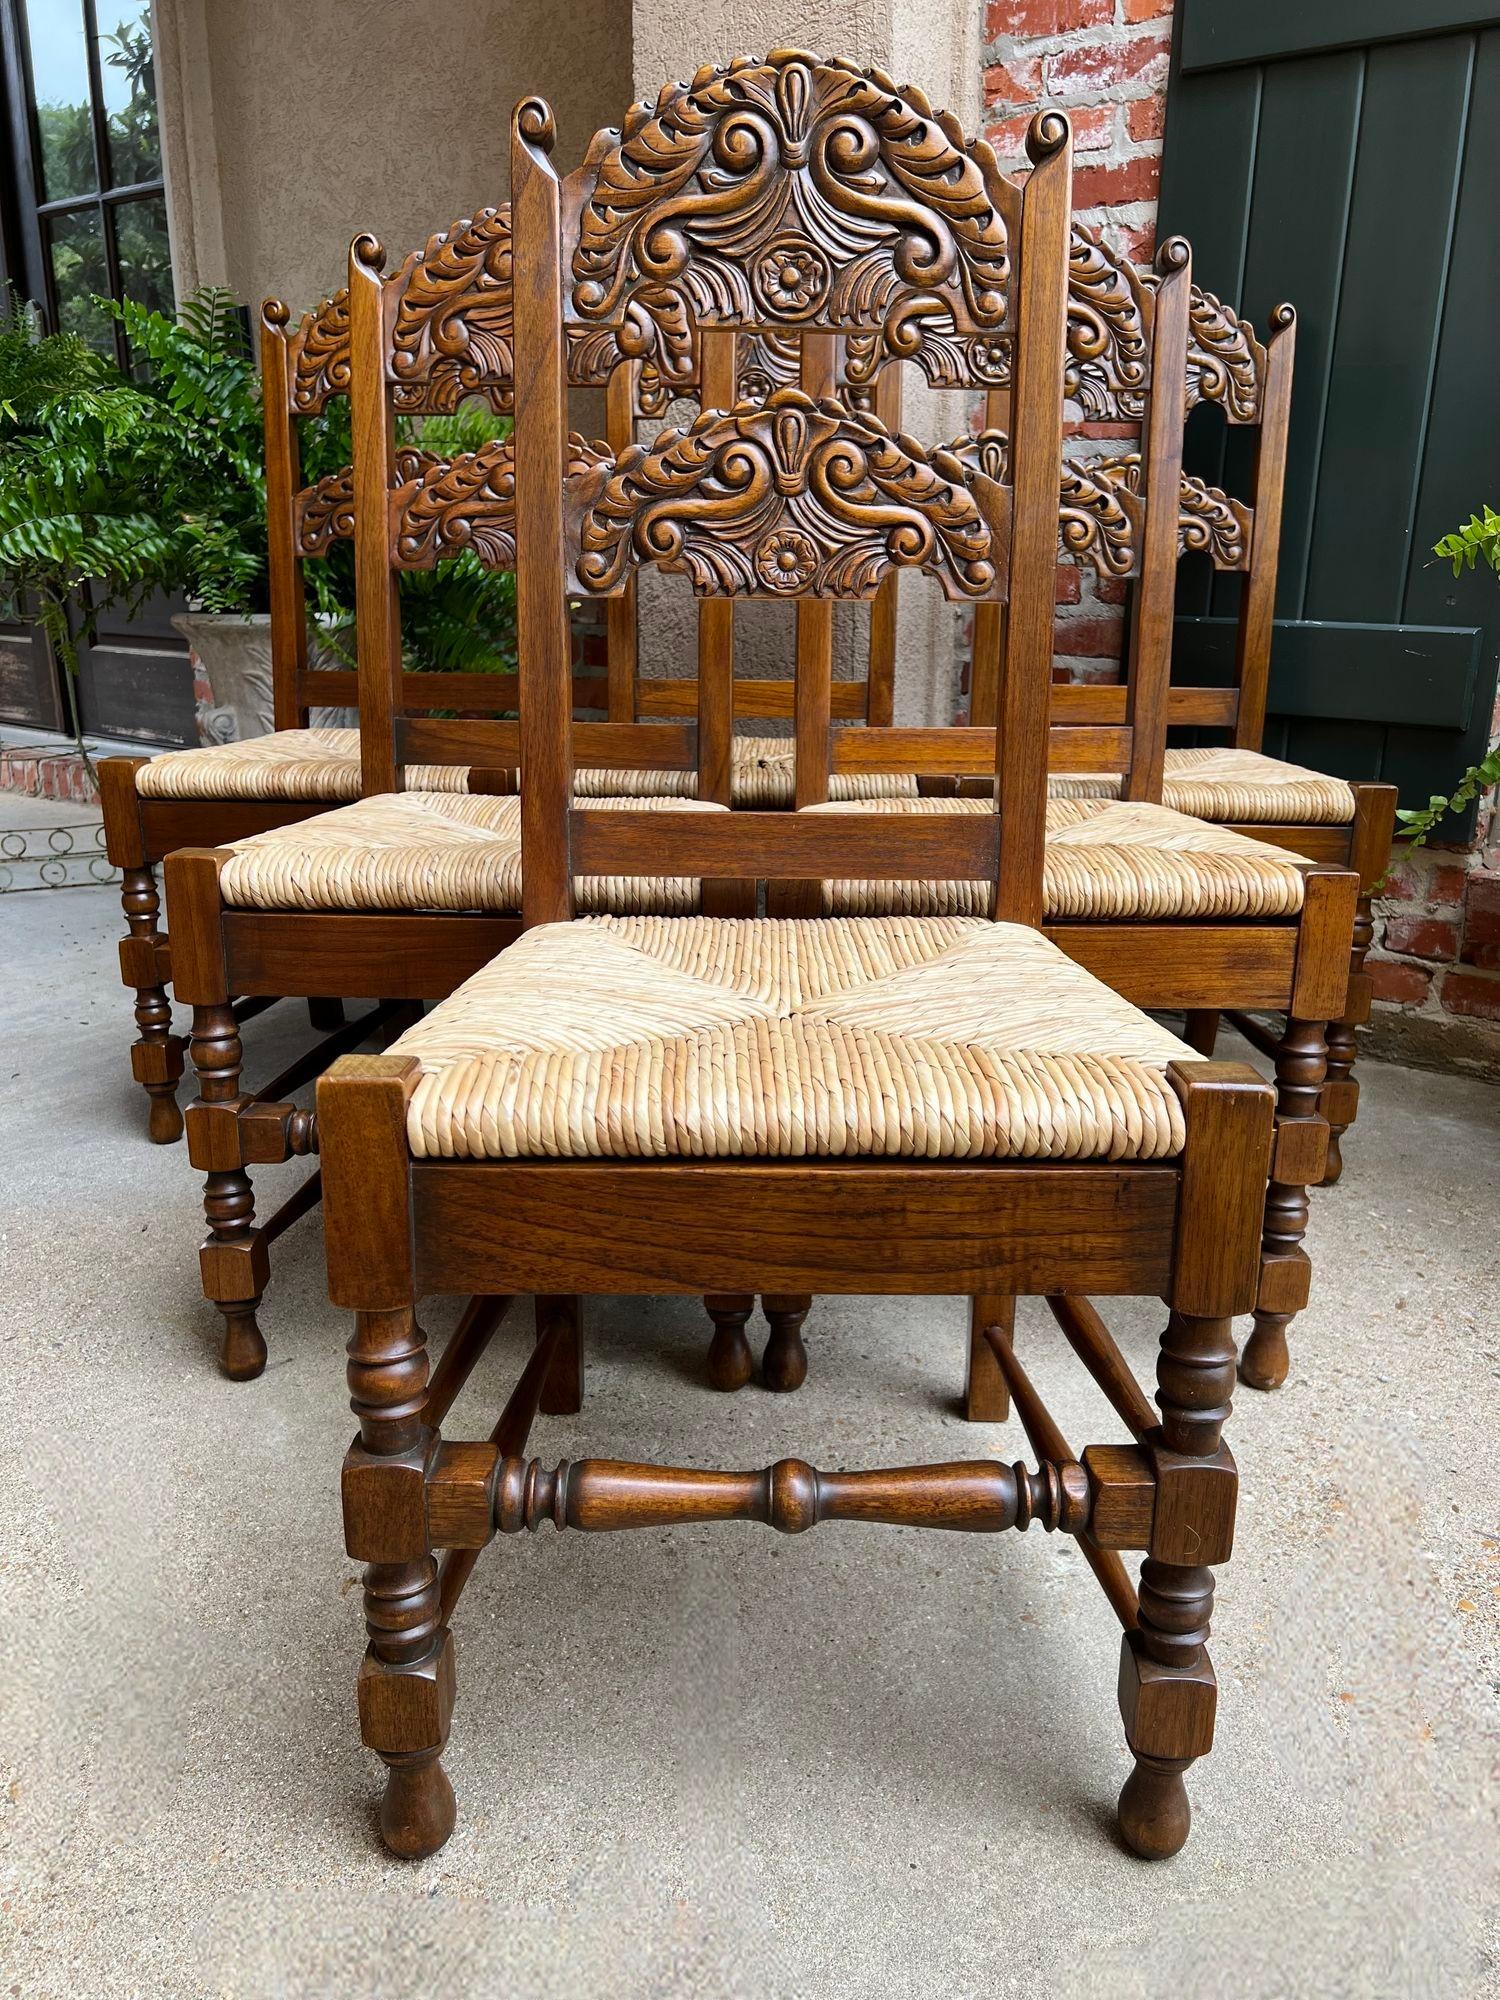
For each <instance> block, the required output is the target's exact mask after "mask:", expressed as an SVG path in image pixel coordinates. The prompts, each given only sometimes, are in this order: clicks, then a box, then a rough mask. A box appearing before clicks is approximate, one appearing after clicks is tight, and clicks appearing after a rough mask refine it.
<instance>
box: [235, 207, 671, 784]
mask: <svg viewBox="0 0 1500 2000" xmlns="http://www.w3.org/2000/svg"><path fill="white" fill-rule="evenodd" d="M510 242H511V232H510V209H509V205H508V204H503V205H501V206H500V207H498V208H486V209H482V210H481V211H480V212H479V213H478V214H477V215H475V216H473V217H472V218H470V217H465V218H463V219H462V220H460V221H458V222H456V223H454V224H452V225H451V226H450V227H449V228H447V229H446V230H443V231H440V232H439V233H437V234H436V235H434V236H432V237H430V238H429V239H428V241H427V243H426V245H425V246H424V247H423V248H422V249H421V250H419V251H414V252H412V253H411V254H410V255H409V256H407V257H406V258H405V259H404V260H403V261H402V263H401V264H400V266H399V267H398V268H397V270H396V271H395V272H393V273H392V274H391V276H390V277H389V278H387V279H385V280H384V282H383V284H382V286H381V290H380V296H379V301H378V309H377V315H376V317H377V318H378V332H379V347H380V354H379V359H378V363H376V362H374V359H373V356H372V366H376V367H378V376H376V377H375V379H377V380H378V381H379V383H380V384H381V385H382V388H381V389H380V390H379V391H378V392H376V393H378V394H380V395H381V396H383V398H384V400H385V407H386V409H387V414H388V419H389V422H388V424H387V425H386V426H378V425H377V426H376V428H377V431H378V430H379V429H381V428H391V429H392V430H393V428H394V419H396V418H399V417H415V418H420V417H424V416H430V415H434V414H450V413H452V412H453V411H455V410H457V409H458V408H459V406H460V405H461V404H462V403H464V402H465V401H467V400H470V399H474V398H478V399H482V400H483V401H485V402H487V403H488V404H489V406H490V407H491V409H493V410H494V411H495V412H496V413H497V414H502V415H508V414H509V412H510V409H511V403H512V387H511V367H512V362H511V344H510V322H511V306H510V264H511V248H510ZM374 275H375V277H376V278H377V281H378V277H379V273H378V268H377V270H376V272H375V273H374ZM350 301H351V290H350V287H349V286H347V285H346V286H344V287H341V288H340V290H339V291H338V292H336V293H335V294H334V295H333V296H332V297H331V298H329V299H326V300H324V301H323V303H322V304H321V305H319V306H318V307H317V308H316V309H315V310H314V311H312V312H309V313H307V314H306V315H304V317H303V318H302V320H301V321H300V322H299V323H298V325H297V326H296V327H295V328H293V329H291V330H290V331H289V330H288V320H289V315H288V313H287V310H286V308H285V307H284V306H283V305H282V304H281V303H280V301H278V300H274V299H268V300H267V301H266V302H265V306H264V308H263V311H262V323H261V360H262V379H263V414H264V426H265V448H266V470H267V517H268V539H269V565H268V566H269V573H270V587H271V588H270V594H271V635H272V660H273V693H274V703H275V724H276V727H277V728H278V729H282V728H293V727H298V726H305V724H306V721H307V717H308V710H309V706H310V705H311V704H312V703H313V702H318V703H319V704H332V705H337V706H349V707H353V706H357V705H359V704H360V702H361V698H362V689H361V681H360V677H359V676H358V675H357V674H354V673H341V672H321V673H319V674H318V676H317V678H316V679H309V678H308V658H307V645H308V640H307V607H306V600H305V592H304V589H303V579H302V563H303V562H304V561H305V560H308V559H310V558H316V557H322V556H325V555H326V554H327V553H328V552H329V550H330V548H331V546H332V545H333V544H334V543H335V542H337V541H340V540H353V539H354V536H355V513H356V509H355V493H354V486H355V479H356V466H355V464H354V463H351V464H349V465H347V466H345V467H342V468H340V469H338V470H336V471H334V472H332V473H329V474H327V475H326V476H325V477H323V478H322V479H320V480H318V481H317V482H315V483H313V484H310V485H306V486H303V485H302V484H301V483H300V462H299V461H300V454H299V438H298V422H299V420H301V419H306V418H310V417H315V416H318V415H319V414H321V413H322V412H323V411H324V410H325V409H326V408H327V406H328V404H329V403H330V401H331V400H333V399H334V398H336V397H341V396H348V395H350V393H351V380H352V367H351V304H350ZM372 331H373V329H372ZM570 376H571V379H572V381H573V382H574V383H575V384H576V385H579V386H584V387H590V386H597V387H603V388H604V389H605V391H606V410H607V423H608V427H609V433H610V435H611V436H612V437H613V438H614V439H615V440H616V441H617V442H625V441H628V439H629V437H630V436H631V434H632V427H633V421H634V417H635V415H636V414H637V412H636V410H635V408H634V406H633V404H632V395H633V392H634V391H635V390H636V387H637V384H638V382H639V381H640V379H641V370H640V367H639V364H631V363H622V362H621V359H620V356H619V353H618V350H617V349H616V348H615V346H614V343H613V342H612V341H610V340H607V339H606V340H600V339H597V338H593V339H581V340H579V341H576V342H574V343H573V345H572V349H571V352H570ZM643 393H645V394H646V395H647V397H648V399H649V390H647V391H645V392H643ZM647 406H648V407H649V400H648V405H647ZM392 450H393V451H394V452H395V457H394V459H393V460H392V465H393V466H394V469H395V471H396V472H398V473H400V474H402V475H403V480H402V483H405V477H406V476H410V477H416V476H417V475H418V474H419V473H423V474H425V475H426V477H427V484H428V498H427V506H428V509H429V512H430V517H431V518H429V519H428V520H427V521H426V522H425V524H424V532H423V533H421V534H419V535H418V536H417V537H416V538H415V539H414V540H413V541H412V542H411V543H410V544H409V545H408V546H407V547H406V548H405V549H404V550H402V549H397V550H396V551H395V555H396V561H397V567H398V569H399V568H412V567H419V566H427V565H430V564H431V563H432V562H434V561H436V560H439V559H441V558H442V557H443V556H446V555H452V554H455V553H457V552H458V550H459V549H460V548H461V547H465V546H473V547H475V548H476V551H478V550H480V549H483V548H491V549H493V550H494V552H495V553H496V554H497V557H503V561H498V562H497V566H502V567H509V560H510V559H509V553H508V547H509V533H508V529H506V528H505V527H504V525H503V523H502V520H501V516H502V514H503V513H505V512H506V511H507V506H508V503H507V501H506V500H505V498H504V497H503V496H501V495H500V494H499V493H497V492H495V491H492V490H486V488H485V474H486V472H487V471H493V470H496V469H497V468H498V467H500V466H501V465H502V464H503V463H504V462H505V459H506V454H505V453H503V452H498V451H497V452H495V453H493V454H483V453H482V454H478V455H477V458H478V461H479V462H477V463H476V462H474V457H475V456H476V455H466V462H465V464H464V465H463V466H461V467H459V468H458V470H457V472H456V473H455V474H454V475H453V479H452V482H451V484H450V487H449V489H448V490H446V491H445V492H444V493H443V494H442V496H441V500H440V499H439V498H438V497H436V496H435V495H434V493H433V488H434V486H435V484H436V483H437V481H438V479H439V478H440V476H441V475H439V474H438V471H437V467H438V460H437V455H436V454H434V453H432V452H429V451H424V450H423V449H422V448H421V447H420V446H418V445H407V446H401V447H399V448H397V447H395V445H394V439H392ZM469 482H474V484H473V489H472V491H470V490H469ZM459 502H471V503H472V510H473V514H474V515H475V516H481V515H482V517H483V522H482V525H481V523H480V522H479V520H478V519H477V518H476V519H475V523H474V525H475V529H476V532H477V536H478V539H477V540H473V539H471V540H470V541H465V540H464V538H463V537H462V535H457V536H455V535H454V534H453V533H451V532H449V530H450V528H451V524H452V522H453V521H454V520H455V518H457V515H456V511H455V510H456V508H457V506H458V503H459ZM443 503H446V506H444V504H443ZM460 511H461V510H460ZM486 531H488V539H486ZM385 595H386V592H385V587H384V586H382V588H381V590H380V593H379V598H378V601H379V602H380V603H381V604H382V605H383V604H384V602H385ZM625 609H626V615H625V617H624V618H623V619H620V618H617V617H616V616H615V612H616V607H614V606H611V607H610V610H611V619H610V627H609V631H608V667H607V672H606V675H605V676H597V675H588V674H581V675H579V676H578V677H577V679H576V698H577V701H578V703H579V705H580V706H583V707H591V708H599V709H604V710H607V712H608V713H609V714H610V715H611V716H612V717H614V718H619V719H625V720H628V719H629V718H630V716H631V713H632V701H633V677H634V663H635V645H634V630H633V623H632V622H631V621H632V619H633V605H631V606H627V607H626V608H625ZM396 645H397V646H398V647H399V625H398V627H397V632H396ZM368 679H369V677H368V676H367V681H368ZM388 679H389V675H388V674H387V675H384V676H382V677H381V679H380V680H379V681H377V682H374V683H372V684H371V685H372V688H373V693H372V697H371V698H372V701H373V707H372V711H371V712H372V714H373V715H374V716H375V717H376V718H377V720H376V728H375V731H374V732H373V735H372V743H374V745H375V749H374V752H373V756H372V757H367V758H366V759H365V769H364V774H363V775H364V777H365V789H367V790H368V789H371V788H372V786H373V788H378V789H390V788H391V787H392V784H393V782H394V777H393V772H392V770H391V768H390V765H389V761H388V760H387V759H386V758H385V756H384V754H383V749H382V747H381V745H380V741H379V739H380V738H381V736H382V734H383V731H382V729H381V725H380V722H379V717H380V716H381V714H382V712H383V711H384V709H385V708H386V706H387V699H386V688H387V682H388ZM402 708H409V709H412V710H423V709H450V710H451V709H454V708H457V709H460V710H465V711H469V710H477V711H481V712H502V713H503V712H507V711H513V710H514V708H515V677H514V675H513V674H494V673H465V674H420V675H418V674H410V673H408V674H404V675H402V676H401V679H400V682H399V696H398V698H397V699H396V703H395V709H396V710H397V711H399V710H400V709H402ZM393 712H394V711H393Z"/></svg>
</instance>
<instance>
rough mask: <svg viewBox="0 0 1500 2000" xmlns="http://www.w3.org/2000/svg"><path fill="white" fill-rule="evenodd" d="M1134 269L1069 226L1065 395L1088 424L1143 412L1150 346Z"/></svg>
mask: <svg viewBox="0 0 1500 2000" xmlns="http://www.w3.org/2000/svg"><path fill="white" fill-rule="evenodd" d="M1145 290H1146V287H1145V285H1144V283H1143V280H1142V277H1141V274H1140V273H1139V272H1138V271H1137V270H1136V268H1135V266H1134V265H1133V264H1131V263H1129V262H1128V260H1127V259H1125V258H1123V257H1118V256H1116V254H1115V253H1114V251H1112V250H1110V249H1109V248H1108V247H1107V245H1106V244H1105V243H1104V241H1103V239H1102V237H1101V236H1100V235H1099V234H1098V232H1097V231H1096V230H1092V229H1086V228H1084V227H1083V226H1082V225H1080V224H1078V223H1075V224H1074V225H1073V232H1072V241H1071V244H1070V246H1069V250H1068V358H1067V363H1066V372H1065V374H1064V378H1063V380H1064V387H1065V391H1066V393H1067V394H1068V395H1069V396H1070V397H1073V398H1074V399H1076V401H1077V402H1078V403H1080V404H1081V405H1082V407H1083V410H1084V412H1085V414H1086V415H1087V416H1089V417H1092V418H1096V419H1097V418H1108V417H1113V418H1121V419H1131V418H1137V417H1140V416H1141V415H1142V414H1143V413H1144V411H1145V407H1146V386H1147V381H1148V379H1149V375H1150V365H1149V352H1150V342H1149V335H1148V332H1147V325H1146V310H1145V307H1144V305H1143V297H1144V294H1145Z"/></svg>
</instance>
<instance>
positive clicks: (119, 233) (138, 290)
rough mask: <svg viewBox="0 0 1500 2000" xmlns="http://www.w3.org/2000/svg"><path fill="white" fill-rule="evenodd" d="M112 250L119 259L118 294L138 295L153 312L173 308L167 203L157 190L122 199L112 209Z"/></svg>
mask: <svg viewBox="0 0 1500 2000" xmlns="http://www.w3.org/2000/svg"><path fill="white" fill-rule="evenodd" d="M114 225H115V253H116V255H117V256H118V258H119V260H120V296H121V298H124V299H139V300H140V302H141V304H142V305H143V306H150V307H151V308H152V310H153V311H154V312H164V313H169V312H171V311H172V310H173V298H172V252H171V248H170V246H169V245H168V242H167V204H166V202H165V201H164V200H163V198H162V197H161V196H160V195H159V194H155V195H148V196H147V197H146V198H145V199H144V200H143V201H122V202H120V203H119V204H118V206H117V207H116V208H115V211H114Z"/></svg>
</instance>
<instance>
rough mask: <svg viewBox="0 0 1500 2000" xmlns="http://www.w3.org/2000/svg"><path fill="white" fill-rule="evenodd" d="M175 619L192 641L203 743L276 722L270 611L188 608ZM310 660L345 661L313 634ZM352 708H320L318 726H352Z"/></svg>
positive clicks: (263, 731) (231, 739)
mask: <svg viewBox="0 0 1500 2000" xmlns="http://www.w3.org/2000/svg"><path fill="white" fill-rule="evenodd" d="M172 624H173V625H174V627H175V628H176V629H177V631H179V632H180V633H181V634H182V636H183V638H184V639H186V640H187V642H188V653H189V657H190V659H191V661H192V668H193V702H194V706H195V707H196V709H197V713H198V738H199V741H200V742H202V743H236V742H239V741H240V740H241V739H242V738H244V737H247V736H265V735H267V734H269V732H270V730H271V729H272V727H273V719H272V717H273V707H274V703H273V700H272V692H271V620H270V617H269V615H268V614H267V613H265V612H251V613H250V614H248V615H247V616H245V617H235V616H231V615H229V614H227V613H223V612H208V611H183V612H180V613H178V615H177V616H176V617H174V618H173V620H172ZM308 661H309V664H310V665H312V666H314V667H334V666H340V665H342V664H343V663H342V662H341V661H338V660H335V659H333V658H331V657H330V655H329V654H328V653H327V652H325V651H324V650H323V648H322V647H320V646H319V644H318V642H317V638H316V636H315V635H314V634H309V645H308ZM358 719H359V718H358V716H357V714H356V712H355V711H354V710H353V709H352V708H317V709H314V710H313V712H312V721H313V723H314V725H315V726H319V727H332V728H340V727H350V726H352V725H353V724H354V723H356V722H357V721H358Z"/></svg>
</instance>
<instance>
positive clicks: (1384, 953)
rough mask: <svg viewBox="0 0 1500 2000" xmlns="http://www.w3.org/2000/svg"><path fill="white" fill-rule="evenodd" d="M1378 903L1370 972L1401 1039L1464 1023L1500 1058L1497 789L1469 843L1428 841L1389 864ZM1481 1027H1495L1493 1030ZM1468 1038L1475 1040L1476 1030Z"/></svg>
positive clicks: (1380, 1001) (1499, 1060) (1499, 826)
mask: <svg viewBox="0 0 1500 2000" xmlns="http://www.w3.org/2000/svg"><path fill="white" fill-rule="evenodd" d="M1386 891H1387V893H1386V895H1385V896H1384V897H1382V898H1381V899H1380V901H1379V902H1378V903H1377V904H1376V906H1375V915H1376V928H1375V945H1374V948H1373V950H1372V951H1371V953H1370V961H1369V964H1370V973H1371V977H1372V978H1373V980H1374V986H1375V998H1376V1001H1377V1003H1378V1005H1379V1007H1380V1012H1381V1014H1383V1015H1386V1016H1389V1017H1399V1020H1397V1019H1393V1020H1392V1022H1391V1025H1392V1026H1393V1027H1397V1026H1398V1027H1399V1030H1400V1032H1401V1033H1402V1034H1403V1035H1404V1036H1408V1037H1409V1036H1413V1035H1417V1034H1419V1033H1426V1034H1427V1035H1428V1036H1435V1035H1436V1034H1438V1033H1439V1032H1440V1031H1441V1029H1442V1027H1443V1026H1444V1024H1449V1025H1452V1024H1455V1023H1457V1022H1465V1023H1468V1024H1470V1025H1471V1028H1472V1030H1474V1031H1476V1032H1477V1033H1478V1034H1479V1035H1481V1036H1482V1038H1483V1041H1484V1042H1486V1043H1488V1044H1490V1045H1491V1046H1492V1047H1493V1050H1494V1056H1495V1060H1496V1062H1497V1064H1500V816H1497V813H1496V807H1495V797H1494V794H1493V793H1492V794H1490V796H1489V798H1488V800H1487V802H1486V805H1485V809H1484V810H1483V812H1481V814H1480V818H1479V825H1478V828H1477V838H1476V840H1475V844H1474V845H1473V846H1472V847H1471V848H1467V849H1464V848H1456V847H1437V846H1432V845H1429V846H1427V847H1425V848H1419V849H1418V850H1417V852H1416V853H1414V854H1408V855H1404V856H1402V857H1401V858H1400V859H1399V860H1398V861H1397V862H1396V863H1395V865H1394V866H1393V867H1392V869H1391V872H1390V875H1389V877H1388V878H1387V882H1386ZM1483 1024H1489V1025H1488V1027H1487V1028H1486V1027H1485V1026H1484V1025H1483ZM1466 1039H1468V1040H1469V1041H1470V1042H1471V1043H1474V1044H1475V1046H1478V1043H1477V1042H1476V1041H1475V1034H1474V1033H1471V1034H1470V1035H1469V1036H1468V1037H1467V1038H1466Z"/></svg>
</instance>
